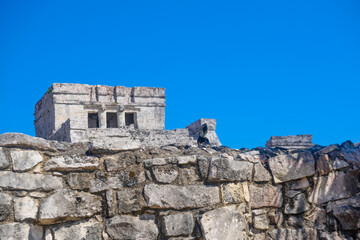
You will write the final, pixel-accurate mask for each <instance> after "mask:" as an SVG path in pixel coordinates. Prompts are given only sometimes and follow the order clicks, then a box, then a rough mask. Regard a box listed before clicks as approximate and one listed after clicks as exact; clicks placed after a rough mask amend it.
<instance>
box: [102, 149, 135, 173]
mask: <svg viewBox="0 0 360 240" xmlns="http://www.w3.org/2000/svg"><path fill="white" fill-rule="evenodd" d="M136 157H137V156H136V155H135V154H130V153H124V154H117V155H115V156H113V157H107V158H105V159H104V164H105V167H106V170H108V171H109V172H114V171H123V170H125V169H126V168H128V167H130V166H131V165H133V164H135V163H136V159H137V158H136Z"/></svg>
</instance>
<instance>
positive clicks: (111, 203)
mask: <svg viewBox="0 0 360 240" xmlns="http://www.w3.org/2000/svg"><path fill="white" fill-rule="evenodd" d="M105 199H106V216H107V217H113V216H115V215H116V213H117V206H116V203H117V201H116V194H115V191H113V190H107V191H106V193H105Z"/></svg>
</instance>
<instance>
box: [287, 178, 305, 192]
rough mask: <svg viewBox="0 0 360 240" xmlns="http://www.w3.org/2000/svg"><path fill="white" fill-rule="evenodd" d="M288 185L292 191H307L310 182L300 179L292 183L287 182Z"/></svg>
mask: <svg viewBox="0 0 360 240" xmlns="http://www.w3.org/2000/svg"><path fill="white" fill-rule="evenodd" d="M286 185H287V187H288V188H289V189H290V190H298V189H305V188H308V187H309V186H310V184H309V181H308V180H307V178H302V179H299V180H294V181H291V182H287V183H286Z"/></svg>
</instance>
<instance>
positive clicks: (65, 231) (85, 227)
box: [54, 221, 102, 240]
mask: <svg viewBox="0 0 360 240" xmlns="http://www.w3.org/2000/svg"><path fill="white" fill-rule="evenodd" d="M101 236H102V225H101V224H100V223H98V222H96V221H88V222H79V223H72V224H71V225H70V224H66V225H61V226H59V227H56V228H55V229H54V237H55V239H56V240H70V239H74V240H75V239H86V240H99V239H102V237H101Z"/></svg>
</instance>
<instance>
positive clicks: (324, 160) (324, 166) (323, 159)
mask: <svg viewBox="0 0 360 240" xmlns="http://www.w3.org/2000/svg"><path fill="white" fill-rule="evenodd" d="M316 170H317V171H318V172H319V174H320V175H326V174H328V173H329V172H330V160H329V156H328V155H327V154H325V155H321V156H319V157H318V159H317V162H316Z"/></svg>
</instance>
